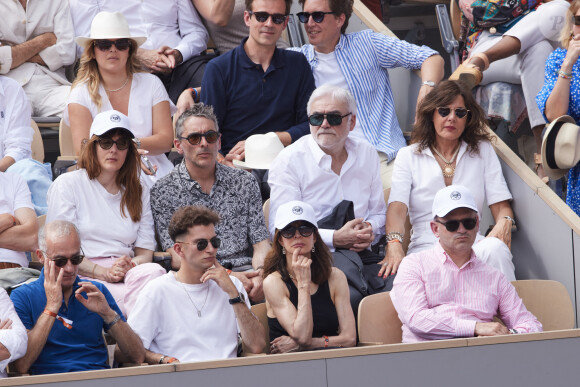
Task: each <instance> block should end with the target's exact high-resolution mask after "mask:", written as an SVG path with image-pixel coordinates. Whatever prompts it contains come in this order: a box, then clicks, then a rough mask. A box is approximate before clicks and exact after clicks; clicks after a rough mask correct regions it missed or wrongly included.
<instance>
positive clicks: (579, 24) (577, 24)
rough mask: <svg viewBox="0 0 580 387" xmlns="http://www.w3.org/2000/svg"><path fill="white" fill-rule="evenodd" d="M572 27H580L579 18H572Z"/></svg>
mask: <svg viewBox="0 0 580 387" xmlns="http://www.w3.org/2000/svg"><path fill="white" fill-rule="evenodd" d="M574 25H575V26H580V16H574Z"/></svg>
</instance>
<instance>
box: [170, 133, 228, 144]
mask: <svg viewBox="0 0 580 387" xmlns="http://www.w3.org/2000/svg"><path fill="white" fill-rule="evenodd" d="M220 136H221V134H219V133H218V132H216V131H215V130H210V131H209V132H205V133H191V134H190V135H189V136H187V137H181V136H179V139H180V140H187V142H188V143H190V144H191V145H198V144H199V143H200V142H201V138H202V137H205V141H207V143H208V144H213V143H215V142H217V140H219V138H220Z"/></svg>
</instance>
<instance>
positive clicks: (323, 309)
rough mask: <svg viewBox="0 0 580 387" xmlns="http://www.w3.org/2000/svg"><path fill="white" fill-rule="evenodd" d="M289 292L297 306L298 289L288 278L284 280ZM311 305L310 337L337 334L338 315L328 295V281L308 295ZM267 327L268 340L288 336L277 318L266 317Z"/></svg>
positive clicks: (291, 300) (291, 299)
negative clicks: (311, 325)
mask: <svg viewBox="0 0 580 387" xmlns="http://www.w3.org/2000/svg"><path fill="white" fill-rule="evenodd" d="M284 283H285V284H286V287H287V288H288V291H289V292H290V302H292V304H293V305H294V306H295V307H298V306H297V305H298V289H297V288H296V285H294V282H292V280H291V279H290V280H289V281H287V282H286V281H284ZM310 303H311V305H312V323H313V328H312V337H322V336H336V335H337V334H338V315H337V314H336V308H335V306H334V303H333V302H332V298H331V297H330V288H329V286H328V281H326V282H324V283H322V284H320V285H319V286H318V290H317V291H316V293H314V294H312V295H311V296H310ZM268 327H269V328H270V341H272V340H274V339H275V338H276V337H279V336H289V335H288V332H286V330H285V329H284V328H282V325H280V323H279V322H278V319H277V318H271V317H268Z"/></svg>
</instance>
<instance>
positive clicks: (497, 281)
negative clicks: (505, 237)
mask: <svg viewBox="0 0 580 387" xmlns="http://www.w3.org/2000/svg"><path fill="white" fill-rule="evenodd" d="M391 299H392V301H393V304H394V306H395V309H396V310H397V313H398V314H399V318H400V319H401V321H402V322H403V342H404V343H410V342H415V341H426V340H435V339H451V338H454V337H470V336H473V335H474V331H475V323H476V322H491V321H492V320H493V317H494V316H496V315H499V316H500V318H501V319H502V321H503V322H504V324H506V326H507V327H508V328H513V329H516V330H517V331H518V332H520V333H527V332H541V331H542V324H541V323H540V322H539V321H538V320H537V319H536V317H535V316H534V315H533V314H532V313H530V312H528V310H527V309H526V307H525V306H524V303H523V302H522V300H521V299H520V297H519V296H518V294H517V292H516V290H515V288H514V287H513V286H512V284H511V283H510V282H509V281H508V280H507V279H506V278H505V276H504V275H503V274H501V273H500V272H499V271H498V270H497V269H494V268H493V267H491V266H488V265H486V264H484V263H483V262H481V261H480V260H479V259H477V257H476V256H475V253H474V252H473V250H472V252H471V258H470V259H469V261H468V262H467V263H466V264H465V265H463V266H462V267H461V268H458V267H457V265H455V263H453V261H452V260H451V258H449V256H448V255H447V253H446V252H445V251H444V250H443V248H442V247H441V245H440V244H439V243H437V244H436V245H435V247H434V248H432V249H429V250H424V251H421V252H419V253H416V254H411V255H409V256H407V257H405V259H403V261H402V262H401V266H400V267H399V270H398V271H397V277H396V278H395V282H394V285H393V290H392V291H391Z"/></svg>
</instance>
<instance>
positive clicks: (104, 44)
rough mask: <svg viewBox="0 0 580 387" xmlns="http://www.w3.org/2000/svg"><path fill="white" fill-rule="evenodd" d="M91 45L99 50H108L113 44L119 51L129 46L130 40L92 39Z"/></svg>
mask: <svg viewBox="0 0 580 387" xmlns="http://www.w3.org/2000/svg"><path fill="white" fill-rule="evenodd" d="M93 45H94V46H95V47H96V48H98V49H99V50H101V51H108V50H110V49H111V47H112V46H113V45H115V47H117V50H119V51H125V50H127V49H128V48H129V47H131V40H130V39H127V38H123V39H117V40H104V39H103V40H101V39H99V40H94V41H93Z"/></svg>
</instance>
